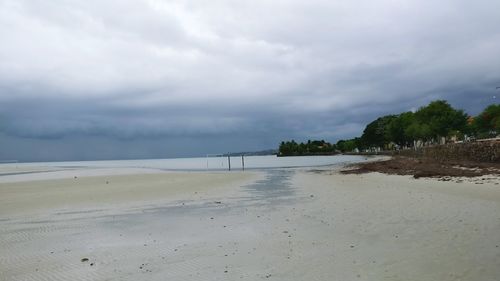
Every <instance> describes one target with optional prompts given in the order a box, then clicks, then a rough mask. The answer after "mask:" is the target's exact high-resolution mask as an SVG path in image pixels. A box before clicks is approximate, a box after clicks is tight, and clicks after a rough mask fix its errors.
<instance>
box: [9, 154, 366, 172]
mask: <svg viewBox="0 0 500 281" xmlns="http://www.w3.org/2000/svg"><path fill="white" fill-rule="evenodd" d="M364 159H365V157H362V156H350V155H349V156H348V155H335V156H300V157H276V156H274V155H269V156H245V158H244V162H245V169H270V168H293V167H318V166H328V165H341V164H349V163H355V162H360V161H362V160H364ZM230 161H231V169H232V170H241V169H242V160H241V157H231V158H230ZM4 165H7V164H4ZM10 165H12V164H10ZM14 165H16V166H18V167H19V166H38V167H40V166H49V167H60V168H150V169H162V170H187V171H201V170H221V171H222V170H227V169H228V167H229V163H228V158H227V157H198V158H172V159H141V160H107V161H75V162H43V163H40V162H39V163H16V164H14Z"/></svg>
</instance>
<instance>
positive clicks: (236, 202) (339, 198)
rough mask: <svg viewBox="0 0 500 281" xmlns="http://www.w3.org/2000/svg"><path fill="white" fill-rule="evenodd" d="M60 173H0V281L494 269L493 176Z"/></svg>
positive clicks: (408, 275)
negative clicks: (481, 179) (461, 178)
mask: <svg viewBox="0 0 500 281" xmlns="http://www.w3.org/2000/svg"><path fill="white" fill-rule="evenodd" d="M73 172H75V171H69V172H65V173H66V174H64V175H65V176H64V177H58V178H50V177H48V178H47V177H46V178H45V179H41V178H40V177H41V175H37V176H34V175H31V178H29V175H24V176H26V180H24V181H23V180H21V179H19V177H23V175H18V176H16V178H15V179H16V180H12V181H10V182H9V181H8V180H6V179H8V177H10V179H12V178H13V177H14V176H7V177H6V178H3V181H2V183H0V201H1V202H0V280H9V281H10V280H235V279H242V280H261V279H266V280H267V279H268V280H287V281H288V280H367V281H368V280H370V281H374V280H410V281H411V280H415V281H416V280H418V281H422V280H424V281H425V280H429V281H430V280H443V281H446V280H498V278H499V277H500V236H499V235H498V233H500V187H499V185H496V184H495V183H496V182H497V181H498V177H497V176H491V177H492V178H493V179H491V180H488V181H484V182H483V183H482V184H480V185H478V184H476V183H475V182H469V181H462V182H461V183H456V182H455V181H439V180H436V179H422V178H421V179H414V178H413V177H411V176H400V175H384V174H380V173H367V174H350V175H344V174H341V173H340V172H339V169H338V168H335V169H333V168H330V167H322V168H320V169H319V168H301V169H273V170H263V171H257V172H245V173H241V172H216V173H205V172H203V173H202V172H176V173H172V172H161V173H160V172H153V171H144V172H142V173H141V172H140V171H139V170H134V171H133V172H132V170H129V171H128V172H127V171H122V172H123V173H118V172H116V171H115V172H114V173H113V174H112V175H102V174H101V175H99V176H92V175H88V174H87V175H85V173H79V174H78V176H76V178H75V177H74V176H73V177H69V176H68V175H70V174H68V173H73ZM127 173H128V174H127Z"/></svg>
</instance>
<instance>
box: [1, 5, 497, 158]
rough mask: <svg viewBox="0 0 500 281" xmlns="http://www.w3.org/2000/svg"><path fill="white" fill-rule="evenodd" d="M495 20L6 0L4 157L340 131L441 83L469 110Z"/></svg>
mask: <svg viewBox="0 0 500 281" xmlns="http://www.w3.org/2000/svg"><path fill="white" fill-rule="evenodd" d="M499 26H500V2H498V1H486V0H479V1H475V2H474V3H472V2H470V1H461V0H458V1H451V0H445V1H440V2H439V3H434V2H432V3H431V2H422V1H416V0H405V1H396V2H395V1H388V0H387V1H386V0H378V1H367V0H355V1H348V2H345V1H322V0H312V1H298V0H291V1H263V0H257V1H255V0H253V1H237V2H235V1H229V0H215V1H208V2H207V1H174V0H172V1H160V0H123V1H118V0H116V1H92V0H89V1H70V0H56V1H50V2H47V1H38V0H29V1H28V0H26V1H23V0H15V1H11V0H0V39H1V42H2V43H1V44H0V103H1V105H2V106H1V108H0V131H1V136H0V144H2V146H3V147H4V150H3V151H2V152H0V158H14V159H25V160H52V159H58V160H64V159H102V158H127V157H139V158H142V157H176V156H192V155H203V154H204V153H218V152H224V151H237V150H249V149H261V148H262V149H264V148H269V147H275V146H276V145H277V143H278V142H279V141H280V140H281V139H284V138H296V139H307V138H324V139H327V140H330V141H335V140H337V139H339V138H345V137H352V136H355V135H358V134H360V133H361V131H362V129H363V127H364V125H365V124H366V123H367V122H369V121H370V120H371V119H373V118H375V117H376V116H378V115H381V114H389V113H396V112H401V111H406V110H412V109H415V108H418V107H419V106H422V105H424V104H426V103H427V102H429V101H430V100H433V99H437V98H440V99H448V100H449V101H450V102H451V103H452V104H453V105H454V106H456V107H460V108H463V109H465V110H467V111H468V112H469V113H471V114H476V113H477V112H479V111H480V110H481V109H482V108H483V107H484V106H486V105H487V104H490V103H493V102H496V99H495V98H494V96H495V95H497V94H499V93H495V86H500V28H498V27H499ZM89 140H91V141H90V143H92V147H93V149H87V150H85V151H83V149H82V144H83V143H86V142H87V141H89ZM166 146H168V147H170V148H175V149H165V147H166ZM117 148H120V149H117ZM41 150H44V151H49V152H43V153H42V152H41ZM78 150H79V151H78ZM50 155H53V156H54V155H60V157H52V158H51V156H50Z"/></svg>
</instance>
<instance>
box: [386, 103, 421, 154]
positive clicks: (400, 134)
mask: <svg viewBox="0 0 500 281" xmlns="http://www.w3.org/2000/svg"><path fill="white" fill-rule="evenodd" d="M414 123H415V116H414V114H413V112H411V111H410V112H405V113H401V114H399V115H397V116H396V118H394V119H392V120H391V121H390V122H389V124H388V129H387V139H388V140H389V141H392V142H394V143H396V144H398V145H400V146H405V145H411V144H412V143H413V140H414V139H415V138H414V137H413V136H412V135H411V134H409V131H408V128H409V127H410V126H411V125H412V124H414Z"/></svg>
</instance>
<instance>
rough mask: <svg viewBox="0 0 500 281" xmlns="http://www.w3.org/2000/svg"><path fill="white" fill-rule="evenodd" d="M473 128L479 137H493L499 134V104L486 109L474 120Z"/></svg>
mask: <svg viewBox="0 0 500 281" xmlns="http://www.w3.org/2000/svg"><path fill="white" fill-rule="evenodd" d="M473 128H474V129H475V130H476V132H477V134H478V136H479V137H493V136H496V135H497V134H499V133H500V104H492V105H490V106H488V107H486V108H485V109H484V110H483V112H481V114H479V115H478V116H477V117H476V118H474V122H473Z"/></svg>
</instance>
